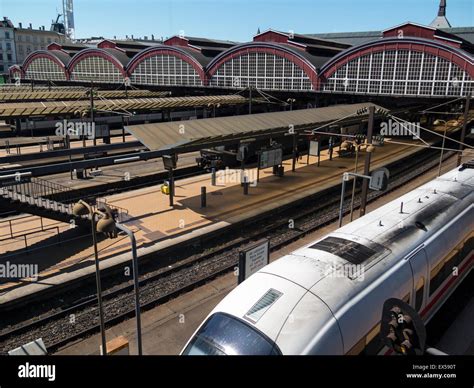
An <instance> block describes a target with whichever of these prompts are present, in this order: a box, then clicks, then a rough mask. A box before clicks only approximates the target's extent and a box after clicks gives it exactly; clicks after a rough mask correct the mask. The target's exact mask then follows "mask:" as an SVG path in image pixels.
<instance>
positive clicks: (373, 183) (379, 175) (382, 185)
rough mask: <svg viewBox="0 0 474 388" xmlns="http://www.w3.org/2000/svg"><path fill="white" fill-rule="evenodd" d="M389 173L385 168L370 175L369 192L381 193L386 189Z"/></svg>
mask: <svg viewBox="0 0 474 388" xmlns="http://www.w3.org/2000/svg"><path fill="white" fill-rule="evenodd" d="M389 176H390V173H389V171H388V170H387V169H386V168H380V169H378V170H375V171H374V172H372V173H371V174H370V181H369V188H370V189H371V190H376V191H383V190H386V189H387V185H388V178H389Z"/></svg>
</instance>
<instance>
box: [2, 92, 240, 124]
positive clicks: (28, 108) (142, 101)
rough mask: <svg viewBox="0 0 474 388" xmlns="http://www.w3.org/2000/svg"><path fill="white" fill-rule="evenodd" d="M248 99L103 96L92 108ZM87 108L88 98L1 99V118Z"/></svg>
mask: <svg viewBox="0 0 474 388" xmlns="http://www.w3.org/2000/svg"><path fill="white" fill-rule="evenodd" d="M246 102H247V99H246V98H245V97H242V96H239V95H224V96H196V97H165V98H134V99H121V100H102V99H99V98H96V99H95V101H94V110H95V111H96V112H97V113H101V111H103V112H111V111H114V112H128V113H130V112H132V111H134V110H137V111H143V110H150V111H152V110H155V111H156V110H165V109H179V108H198V107H204V106H205V107H208V106H215V105H217V104H220V105H240V104H244V103H246ZM88 112H90V103H89V101H46V102H42V101H37V102H16V103H0V118H14V117H15V118H21V117H30V116H48V115H63V114H75V113H79V114H82V113H88Z"/></svg>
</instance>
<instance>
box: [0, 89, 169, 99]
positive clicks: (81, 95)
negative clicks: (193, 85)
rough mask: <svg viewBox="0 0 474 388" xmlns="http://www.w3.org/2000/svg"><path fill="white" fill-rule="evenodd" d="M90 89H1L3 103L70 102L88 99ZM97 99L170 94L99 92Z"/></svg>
mask: <svg viewBox="0 0 474 388" xmlns="http://www.w3.org/2000/svg"><path fill="white" fill-rule="evenodd" d="M88 90H89V89H76V90H74V89H72V90H48V89H40V90H36V89H35V90H31V88H30V89H23V90H20V91H17V90H15V89H13V90H8V91H6V92H4V91H3V90H2V89H0V102H1V101H20V100H61V99H64V100H69V99H82V100H84V99H87V98H89V95H88ZM94 93H95V95H96V96H97V97H101V98H138V97H166V96H169V94H170V92H166V91H150V90H127V91H125V90H123V89H122V90H98V91H95V92H94Z"/></svg>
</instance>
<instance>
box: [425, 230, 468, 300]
mask: <svg viewBox="0 0 474 388" xmlns="http://www.w3.org/2000/svg"><path fill="white" fill-rule="evenodd" d="M473 249H474V237H472V236H470V237H468V238H467V239H466V240H464V242H463V244H462V245H460V246H458V247H457V248H456V249H455V250H454V251H453V252H451V253H450V254H449V255H448V256H446V257H445V258H444V259H443V260H441V261H440V262H439V263H438V264H437V265H436V266H435V267H434V268H433V269H432V270H431V273H430V296H431V295H433V293H434V292H435V291H436V290H437V289H438V288H439V287H440V286H441V284H443V283H444V281H445V280H446V279H447V278H448V277H449V276H451V275H452V274H453V270H454V267H457V266H458V265H459V264H461V262H462V261H463V260H464V259H465V258H466V257H467V255H468V254H469V253H470V252H471V251H472V250H473Z"/></svg>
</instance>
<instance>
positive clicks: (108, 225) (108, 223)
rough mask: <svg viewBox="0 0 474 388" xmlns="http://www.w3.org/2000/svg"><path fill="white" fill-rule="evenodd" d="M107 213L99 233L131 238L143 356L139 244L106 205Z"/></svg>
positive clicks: (139, 342)
mask: <svg viewBox="0 0 474 388" xmlns="http://www.w3.org/2000/svg"><path fill="white" fill-rule="evenodd" d="M104 210H105V212H104V213H103V214H102V215H103V217H102V218H101V219H100V220H99V221H98V222H97V231H98V232H101V233H105V234H106V235H108V236H109V237H112V236H114V237H115V236H116V233H115V232H116V229H119V230H121V231H122V232H125V233H126V234H127V235H128V237H129V238H130V242H131V245H132V265H133V285H134V291H135V315H136V321H137V349H138V355H139V356H141V355H142V353H143V350H142V328H141V327H142V326H141V315H140V288H139V283H138V280H139V276H138V275H139V274H138V257H137V242H136V240H135V236H134V234H133V232H132V231H131V230H130V229H128V228H127V227H126V226H124V225H122V224H120V223H118V222H115V220H114V218H113V215H112V212H111V211H110V208H109V207H108V206H107V205H105V206H104Z"/></svg>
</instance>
